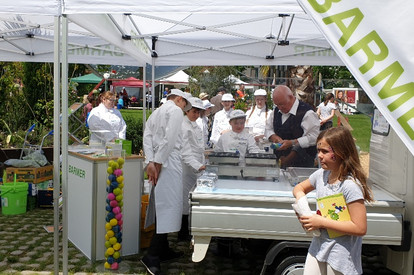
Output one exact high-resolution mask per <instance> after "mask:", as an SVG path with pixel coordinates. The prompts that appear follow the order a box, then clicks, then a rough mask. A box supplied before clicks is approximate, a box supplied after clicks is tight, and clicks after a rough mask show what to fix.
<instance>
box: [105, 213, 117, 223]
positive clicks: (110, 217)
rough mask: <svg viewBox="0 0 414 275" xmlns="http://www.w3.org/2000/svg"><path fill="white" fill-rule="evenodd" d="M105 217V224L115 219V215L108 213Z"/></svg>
mask: <svg viewBox="0 0 414 275" xmlns="http://www.w3.org/2000/svg"><path fill="white" fill-rule="evenodd" d="M106 217H107V218H108V220H107V222H109V223H110V222H111V220H112V219H114V218H115V214H114V213H113V212H108V214H107V215H106Z"/></svg>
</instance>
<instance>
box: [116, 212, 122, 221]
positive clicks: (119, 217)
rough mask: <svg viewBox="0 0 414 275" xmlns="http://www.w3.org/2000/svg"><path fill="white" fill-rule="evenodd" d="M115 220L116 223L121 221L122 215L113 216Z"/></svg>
mask: <svg viewBox="0 0 414 275" xmlns="http://www.w3.org/2000/svg"><path fill="white" fill-rule="evenodd" d="M115 219H117V220H118V221H119V220H121V219H122V213H118V214H116V215H115Z"/></svg>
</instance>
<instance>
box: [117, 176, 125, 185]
mask: <svg viewBox="0 0 414 275" xmlns="http://www.w3.org/2000/svg"><path fill="white" fill-rule="evenodd" d="M116 181H117V182H118V183H123V182H124V176H119V177H117V178H116Z"/></svg>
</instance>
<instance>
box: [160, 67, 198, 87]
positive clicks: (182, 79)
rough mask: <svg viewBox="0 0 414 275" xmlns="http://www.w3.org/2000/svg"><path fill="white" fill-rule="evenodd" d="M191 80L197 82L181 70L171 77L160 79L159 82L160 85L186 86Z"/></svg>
mask: <svg viewBox="0 0 414 275" xmlns="http://www.w3.org/2000/svg"><path fill="white" fill-rule="evenodd" d="M190 79H192V80H193V81H197V80H196V79H195V78H192V77H190V76H189V75H188V74H186V73H185V72H184V71H183V70H181V71H178V72H176V73H175V74H173V75H170V76H168V77H165V78H162V79H160V80H159V81H160V82H162V83H172V84H174V83H181V84H188V82H189V80H190Z"/></svg>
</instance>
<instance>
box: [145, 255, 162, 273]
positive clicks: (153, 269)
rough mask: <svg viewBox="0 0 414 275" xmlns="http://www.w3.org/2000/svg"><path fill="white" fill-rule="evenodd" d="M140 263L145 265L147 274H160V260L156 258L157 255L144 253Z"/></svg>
mask: <svg viewBox="0 0 414 275" xmlns="http://www.w3.org/2000/svg"><path fill="white" fill-rule="evenodd" d="M141 263H142V264H143V265H144V266H145V268H146V269H147V271H148V273H149V274H151V275H160V274H161V266H160V260H159V259H158V257H154V256H149V255H145V256H144V257H142V259H141Z"/></svg>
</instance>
